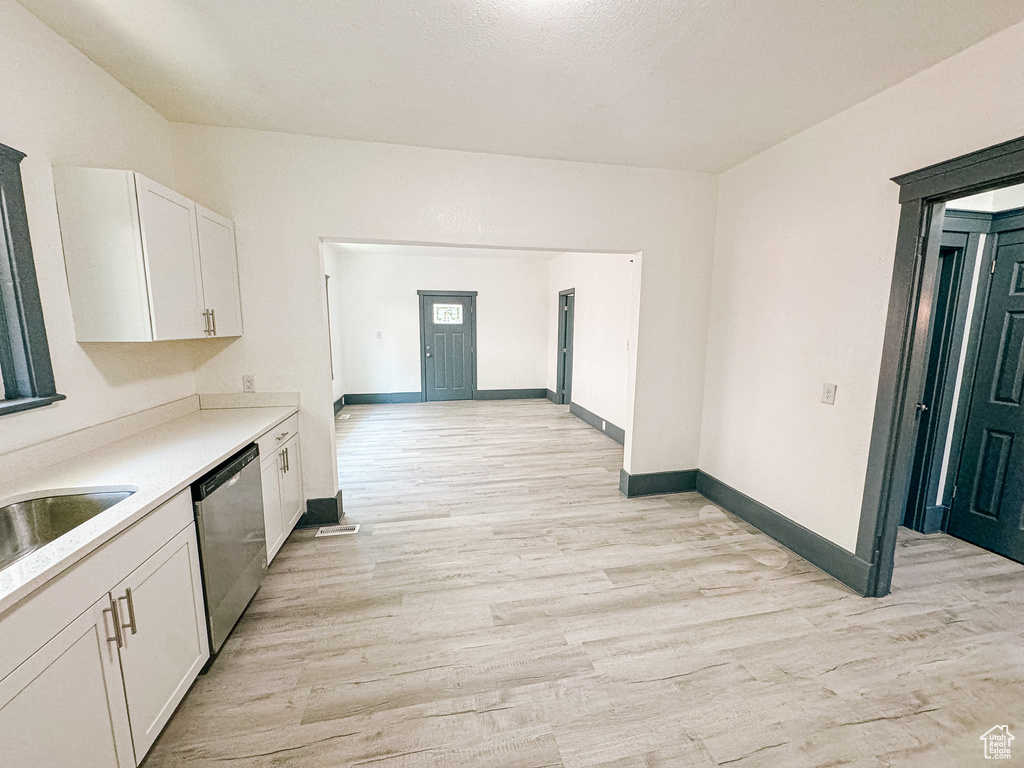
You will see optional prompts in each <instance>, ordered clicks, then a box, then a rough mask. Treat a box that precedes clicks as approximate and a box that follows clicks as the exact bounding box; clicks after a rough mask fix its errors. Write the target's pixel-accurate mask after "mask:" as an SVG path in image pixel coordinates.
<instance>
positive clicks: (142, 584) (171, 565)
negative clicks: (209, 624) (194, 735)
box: [113, 527, 210, 757]
mask: <svg viewBox="0 0 1024 768" xmlns="http://www.w3.org/2000/svg"><path fill="white" fill-rule="evenodd" d="M113 594H114V595H115V597H116V600H117V602H118V609H119V615H120V619H121V624H122V638H123V643H124V645H123V647H122V648H121V669H122V671H123V674H124V691H125V699H126V701H127V702H128V716H129V721H130V722H131V727H132V742H133V743H134V745H135V753H136V754H137V755H139V756H140V757H141V756H142V755H145V754H146V753H147V752H148V751H149V748H150V747H151V746H153V742H154V741H156V737H157V736H159V735H160V731H161V730H162V729H163V727H164V726H165V725H166V724H167V721H168V720H169V719H170V718H171V715H172V714H174V710H175V708H176V707H177V706H178V704H179V703H180V702H181V700H182V698H184V696H185V694H186V693H187V692H188V689H189V686H190V685H191V684H192V681H193V680H195V679H196V676H197V675H198V674H199V672H200V671H201V670H202V668H203V664H205V663H206V660H207V659H208V658H209V657H210V646H209V640H208V638H207V634H206V613H205V609H204V607H203V581H202V577H201V575H200V572H199V549H198V547H197V545H196V533H195V530H194V529H193V528H192V527H189V528H186V529H185V530H183V531H182V532H181V533H179V534H178V535H177V536H175V537H174V538H173V539H172V540H171V541H169V542H168V543H167V544H166V545H165V546H164V547H163V548H162V549H161V550H160V551H159V552H157V553H156V554H155V555H153V556H152V557H151V558H149V560H147V561H146V562H145V563H143V564H142V566H140V567H139V568H137V569H136V570H135V571H134V572H132V574H131V575H130V576H129V577H128V578H127V579H125V580H124V581H123V582H121V583H120V584H119V585H118V586H117V587H116V588H115V589H114V592H113Z"/></svg>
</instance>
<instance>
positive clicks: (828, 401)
mask: <svg viewBox="0 0 1024 768" xmlns="http://www.w3.org/2000/svg"><path fill="white" fill-rule="evenodd" d="M821 402H823V403H825V405H835V404H836V385H835V384H829V383H827V382H826V383H825V384H823V385H822V387H821Z"/></svg>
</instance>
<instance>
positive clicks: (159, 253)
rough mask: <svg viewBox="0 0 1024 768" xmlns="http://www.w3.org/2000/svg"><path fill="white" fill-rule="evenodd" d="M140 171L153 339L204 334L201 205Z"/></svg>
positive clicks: (139, 192)
mask: <svg viewBox="0 0 1024 768" xmlns="http://www.w3.org/2000/svg"><path fill="white" fill-rule="evenodd" d="M134 175H135V191H136V194H137V195H138V200H139V224H140V229H141V232H142V254H143V258H144V259H145V264H146V276H147V278H148V279H147V282H148V287H149V305H150V312H151V315H152V323H153V340H154V341H162V340H164V339H198V338H201V337H202V336H205V335H206V333H205V331H206V323H205V322H204V319H205V315H204V314H203V312H204V311H205V309H206V308H205V306H204V304H203V275H202V271H201V269H200V265H199V233H198V229H199V228H198V226H197V225H196V213H195V211H196V206H195V203H193V202H192V201H191V200H189V199H188V198H187V197H183V196H182V195H179V194H178V193H177V192H174V191H172V190H170V189H168V188H167V187H164V186H161V185H160V184H157V183H156V182H155V181H151V180H149V179H147V178H146V177H145V176H139V175H138V174H134Z"/></svg>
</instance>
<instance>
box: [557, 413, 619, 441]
mask: <svg viewBox="0 0 1024 768" xmlns="http://www.w3.org/2000/svg"><path fill="white" fill-rule="evenodd" d="M569 413H571V414H572V415H573V416H575V417H576V418H578V419H580V420H581V421H585V422H587V424H589V425H590V426H592V427H593V428H594V429H596V430H597V431H598V432H604V433H605V434H606V435H608V437H610V438H611V439H612V440H614V441H615V442H616V443H618V444H619V445H625V443H626V430H624V429H623V428H622V427H617V426H616V425H614V424H612V423H611V422H610V421H608V420H607V419H602V418H601V417H600V416H598V415H597V414H596V413H591V412H590V411H588V410H587V409H586V408H584V407H583V406H582V405H579V404H578V403H572V402H570V403H569Z"/></svg>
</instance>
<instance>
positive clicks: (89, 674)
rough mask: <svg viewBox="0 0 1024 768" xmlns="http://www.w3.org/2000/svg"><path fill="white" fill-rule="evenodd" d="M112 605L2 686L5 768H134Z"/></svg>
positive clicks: (98, 609) (102, 603) (105, 603)
mask: <svg viewBox="0 0 1024 768" xmlns="http://www.w3.org/2000/svg"><path fill="white" fill-rule="evenodd" d="M111 599H112V598H111V597H110V596H109V595H104V596H103V597H102V598H101V599H100V600H98V601H97V602H96V603H95V604H94V605H93V606H92V607H91V608H89V609H88V610H87V611H86V612H85V613H83V614H82V615H81V616H79V617H78V618H77V619H75V621H73V622H72V623H71V624H70V625H69V626H67V627H66V628H65V629H64V630H63V631H62V632H61V633H60V634H58V635H57V636H56V637H55V638H53V639H52V640H50V642H48V643H47V644H46V645H44V646H43V647H42V648H41V649H40V650H39V651H37V652H36V653H35V654H33V655H32V657H31V658H29V659H28V660H27V661H26V662H25V663H23V664H22V665H21V666H19V667H18V668H17V669H16V670H14V671H13V672H12V673H11V674H9V675H8V676H7V677H5V678H4V679H3V680H0V734H2V738H0V765H3V766H8V765H9V766H33V768H68V766H76V768H110V766H117V768H133V767H134V766H135V764H136V763H135V754H134V752H133V750H132V739H131V732H130V730H129V725H128V712H127V710H126V709H125V703H124V687H123V684H122V678H121V664H120V660H119V658H118V649H117V644H116V640H115V637H114V620H113V611H112V610H111V607H110V606H111Z"/></svg>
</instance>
